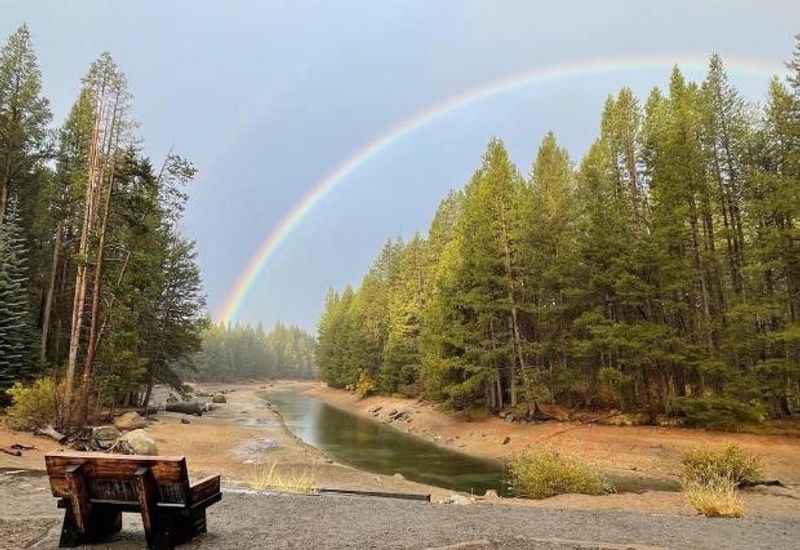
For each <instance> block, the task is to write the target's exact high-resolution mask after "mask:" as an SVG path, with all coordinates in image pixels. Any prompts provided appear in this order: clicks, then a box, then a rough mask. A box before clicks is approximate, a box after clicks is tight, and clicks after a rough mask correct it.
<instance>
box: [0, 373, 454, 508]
mask: <svg viewBox="0 0 800 550" xmlns="http://www.w3.org/2000/svg"><path fill="white" fill-rule="evenodd" d="M262 387H266V386H264V384H251V385H234V384H224V385H214V384H204V385H198V386H197V391H198V392H208V393H215V392H218V391H221V390H223V389H224V390H226V392H227V393H226V394H225V397H226V398H227V403H224V404H220V405H217V406H216V408H215V409H214V410H213V411H211V412H209V413H206V414H204V415H203V416H202V417H196V416H187V415H183V414H178V413H169V412H160V413H159V414H157V415H154V416H153V417H152V418H151V421H150V422H149V425H148V427H147V428H146V430H147V432H148V433H149V434H150V436H151V437H153V439H155V441H156V444H157V445H158V450H159V453H160V454H164V455H179V456H180V455H183V456H186V457H187V459H188V464H189V472H190V474H191V476H192V477H193V478H195V479H198V478H200V477H203V476H205V475H210V474H216V473H221V474H222V477H223V480H224V481H225V482H228V483H236V484H247V483H248V482H251V481H252V480H253V479H254V478H255V477H257V471H258V470H259V469H260V470H262V471H263V470H265V469H269V467H271V466H272V464H277V466H276V472H278V473H279V474H288V475H293V474H306V473H307V474H310V475H311V476H313V478H314V480H315V482H316V485H317V486H319V487H325V488H334V489H358V490H366V491H393V492H405V493H425V494H428V493H430V494H432V495H433V496H434V497H438V498H444V497H445V496H447V495H449V494H450V492H449V491H445V490H443V489H438V488H435V487H433V488H432V487H429V486H427V485H421V484H418V483H414V482H411V481H407V480H401V479H396V478H394V477H391V476H383V475H379V474H372V473H369V472H363V471H361V470H357V469H355V468H352V467H350V466H346V465H342V464H337V463H335V462H334V461H332V460H331V459H329V458H328V457H326V456H325V455H324V454H323V453H322V452H321V451H319V450H318V449H316V448H314V447H311V446H309V445H306V444H305V443H303V442H302V441H300V440H299V439H297V438H296V437H294V436H293V435H292V434H291V433H290V432H289V431H288V430H287V429H286V428H285V427H284V425H283V423H282V421H281V419H280V417H279V416H278V415H277V414H276V413H275V412H273V411H272V410H270V409H269V408H268V407H267V406H266V404H265V402H264V400H263V399H262V398H261V397H259V395H258V394H259V393H263V390H262V389H261V388H262ZM166 396H167V393H166V392H164V391H161V392H156V395H155V396H154V402H155V403H156V404H158V402H159V401H160V400H163V399H165V398H166ZM186 418H188V419H189V420H190V422H191V423H190V424H183V423H181V420H182V419H186ZM13 443H20V444H23V445H27V446H34V447H36V449H35V450H33V451H23V456H22V457H14V456H9V455H6V454H3V453H0V469H12V470H13V469H30V470H43V469H44V459H43V456H44V454H45V453H47V452H51V451H57V450H59V449H62V448H63V447H62V446H60V445H59V444H58V443H56V442H55V441H53V440H51V439H48V438H46V437H37V436H33V435H31V434H27V433H21V432H14V431H11V430H9V429H7V428H5V427H4V426H1V425H0V447H6V448H7V447H9V446H10V445H12V444H13Z"/></svg>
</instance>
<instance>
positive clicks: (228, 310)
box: [216, 56, 785, 323]
mask: <svg viewBox="0 0 800 550" xmlns="http://www.w3.org/2000/svg"><path fill="white" fill-rule="evenodd" d="M673 65H679V66H681V67H684V68H689V69H692V70H704V69H705V68H706V67H707V59H706V58H705V57H699V56H698V57H684V58H679V59H675V58H674V57H672V58H667V57H647V58H638V57H632V58H624V59H594V60H589V61H584V62H580V63H572V64H566V65H555V66H550V67H543V68H539V69H534V70H532V71H529V72H525V73H522V74H516V75H514V76H511V77H508V78H503V79H501V80H497V81H494V82H490V83H488V84H486V85H483V86H479V87H477V88H473V89H470V90H467V91H466V92H463V93H461V94H459V95H456V96H453V97H450V98H448V99H445V100H444V101H442V102H441V103H437V104H436V105H434V106H433V107H431V108H429V109H427V110H425V111H422V112H420V113H417V114H416V115H414V116H412V117H411V118H409V119H407V120H405V121H403V122H400V123H399V124H397V125H396V126H394V127H392V128H390V129H389V130H387V131H386V132H384V133H383V134H381V135H380V136H378V137H377V138H376V139H375V140H374V141H371V142H369V143H367V144H365V145H363V146H362V147H361V148H359V149H358V150H356V152H355V153H354V154H353V155H352V156H351V157H350V158H348V159H347V160H345V161H343V162H342V163H341V164H339V165H338V166H336V167H335V168H334V169H333V171H331V172H330V173H328V174H327V175H325V176H324V177H323V178H322V179H320V180H319V181H317V182H316V183H315V184H314V185H313V186H312V187H311V189H310V190H309V191H308V192H307V193H306V194H305V195H303V197H302V198H301V199H300V201H299V202H298V203H297V204H296V205H295V206H294V207H293V208H292V209H291V210H290V211H289V212H288V213H287V214H286V215H285V216H284V217H283V219H281V220H280V222H279V223H278V224H277V225H275V226H274V227H273V228H272V229H271V230H270V232H269V233H268V234H267V236H266V237H265V238H264V240H263V242H262V243H261V245H260V246H259V247H258V250H257V251H256V253H255V254H254V255H253V256H252V258H251V259H250V260H249V261H248V263H247V266H246V267H245V269H244V271H242V273H241V274H240V275H239V277H238V278H237V279H236V282H235V284H234V285H233V287H231V289H230V291H229V292H228V294H227V296H226V299H225V301H224V303H223V304H222V307H221V308H220V309H219V312H218V314H217V315H216V318H217V319H218V320H219V321H220V322H223V323H229V322H230V321H232V320H233V319H234V318H235V317H236V314H237V312H238V310H239V308H240V307H241V305H242V302H243V301H244V299H245V297H246V296H247V293H248V292H249V291H250V289H251V288H252V287H253V285H254V283H255V281H256V279H257V278H258V275H259V274H260V273H261V271H262V270H263V269H264V267H265V265H266V264H267V262H268V261H269V259H270V257H272V255H273V254H274V253H275V251H276V250H277V249H278V248H279V247H280V245H281V244H282V243H283V242H284V241H285V240H286V238H287V237H288V236H289V234H291V232H292V230H293V229H294V228H295V227H297V226H298V224H300V222H301V221H302V220H303V218H304V217H305V216H306V215H307V214H308V213H309V212H310V211H311V209H313V208H314V206H316V205H317V204H318V203H319V202H320V201H321V200H322V199H324V198H325V196H326V195H327V194H328V193H330V192H331V190H332V189H333V188H334V187H336V185H337V184H339V183H340V182H341V181H343V180H344V179H345V178H346V177H347V176H349V175H350V174H352V173H353V172H355V171H356V170H357V169H358V168H359V167H360V166H362V165H364V164H365V163H367V162H369V160H370V159H372V158H374V157H375V156H376V155H378V154H380V153H381V152H382V151H384V150H385V149H386V148H388V147H389V146H390V145H392V144H393V143H395V142H396V141H398V140H400V139H402V138H404V137H405V136H407V135H409V134H410V133H412V132H414V131H415V130H417V129H419V128H421V127H423V126H425V125H427V124H430V123H431V122H432V121H434V120H436V119H438V118H441V117H443V116H445V115H448V114H450V113H452V112H454V111H458V110H460V109H463V108H464V107H467V106H469V105H471V104H474V103H476V102H479V101H481V100H483V99H486V98H489V97H492V96H495V95H498V94H503V93H507V92H511V91H514V90H517V89H520V88H524V87H527V86H530V85H533V84H540V83H544V82H548V81H554V80H559V79H564V78H572V77H577V76H588V75H597V74H603V73H614V72H622V71H633V70H640V69H653V68H662V67H672V66H673ZM726 65H727V67H728V69H730V70H732V71H733V72H734V73H743V74H747V75H754V76H763V77H771V76H772V75H775V74H782V73H783V72H785V69H783V68H782V67H780V66H772V65H769V64H766V63H763V62H760V61H757V60H750V59H727V60H726Z"/></svg>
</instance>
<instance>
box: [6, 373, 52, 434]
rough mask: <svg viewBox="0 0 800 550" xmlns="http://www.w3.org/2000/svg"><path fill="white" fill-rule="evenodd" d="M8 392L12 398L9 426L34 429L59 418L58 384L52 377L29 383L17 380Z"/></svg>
mask: <svg viewBox="0 0 800 550" xmlns="http://www.w3.org/2000/svg"><path fill="white" fill-rule="evenodd" d="M6 393H8V395H10V396H11V400H12V404H11V406H10V407H9V408H8V411H7V413H8V420H7V423H8V426H9V428H11V429H14V430H33V429H36V428H41V427H43V426H46V425H47V424H54V423H55V422H56V420H57V419H58V385H57V384H56V383H55V381H54V380H53V379H52V378H50V377H45V378H40V379H38V380H36V381H35V382H33V383H32V384H29V385H23V384H21V383H19V382H17V383H16V384H14V387H12V388H11V389H9V390H6Z"/></svg>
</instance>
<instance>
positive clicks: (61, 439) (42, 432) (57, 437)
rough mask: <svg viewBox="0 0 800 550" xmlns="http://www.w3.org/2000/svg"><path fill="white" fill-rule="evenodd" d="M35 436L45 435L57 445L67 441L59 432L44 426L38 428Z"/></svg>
mask: <svg viewBox="0 0 800 550" xmlns="http://www.w3.org/2000/svg"><path fill="white" fill-rule="evenodd" d="M33 433H35V434H36V435H45V436H47V437H49V438H51V439H55V440H56V441H58V442H59V443H64V441H66V440H67V436H66V435H64V434H62V433H61V432H59V431H57V430H56V429H55V428H53V427H52V426H45V427H44V428H38V429H37V430H36V431H35V432H33Z"/></svg>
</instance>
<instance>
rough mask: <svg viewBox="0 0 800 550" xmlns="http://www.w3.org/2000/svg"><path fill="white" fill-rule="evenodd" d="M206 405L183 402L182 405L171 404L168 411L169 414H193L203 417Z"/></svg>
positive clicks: (167, 408) (197, 402)
mask: <svg viewBox="0 0 800 550" xmlns="http://www.w3.org/2000/svg"><path fill="white" fill-rule="evenodd" d="M205 408H206V404H205V403H202V402H200V401H182V402H180V403H170V404H169V405H167V407H166V410H167V411H169V412H176V413H181V414H193V415H195V416H203V412H204V411H205Z"/></svg>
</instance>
